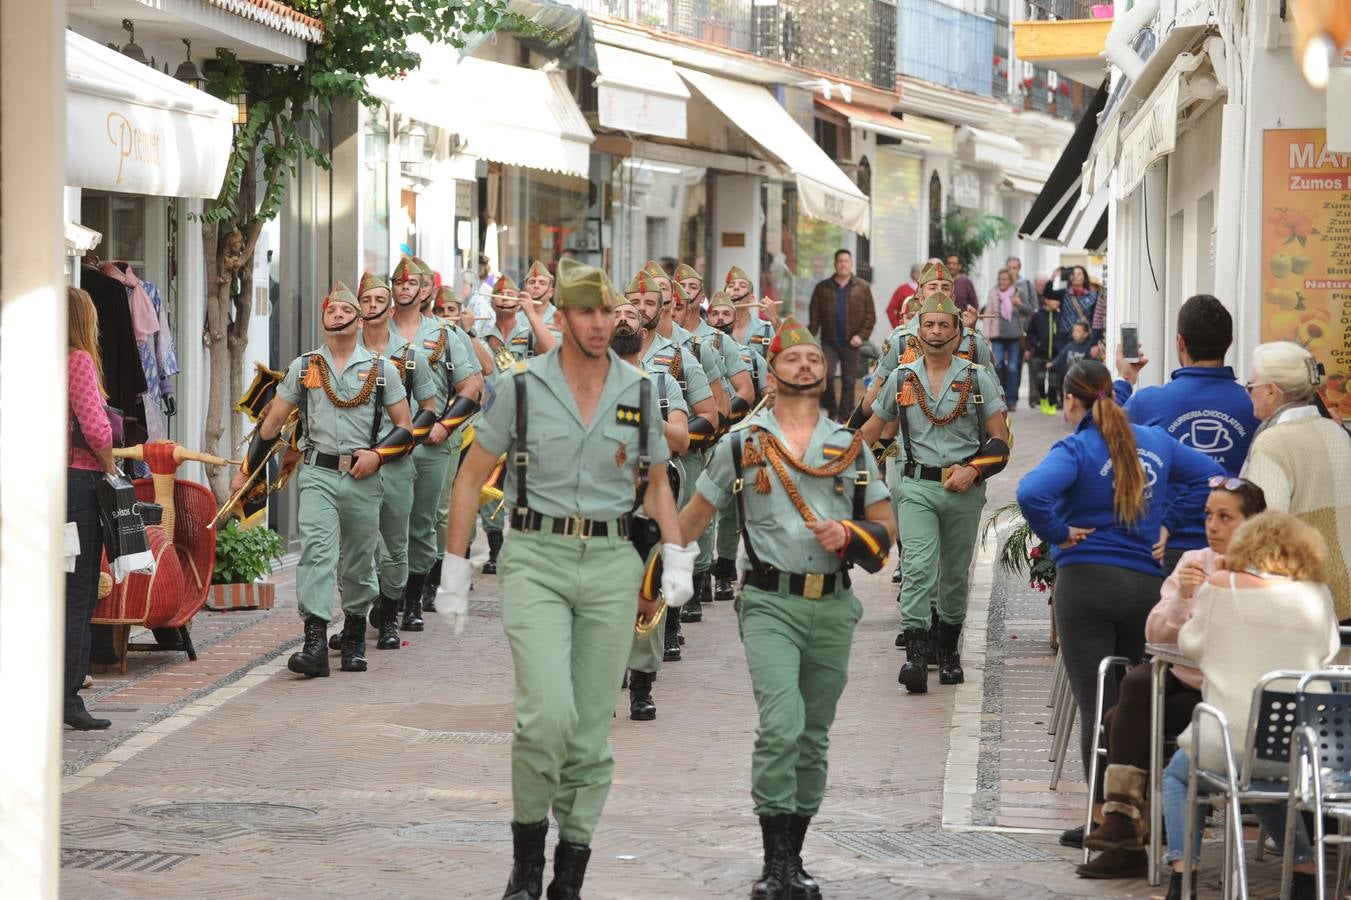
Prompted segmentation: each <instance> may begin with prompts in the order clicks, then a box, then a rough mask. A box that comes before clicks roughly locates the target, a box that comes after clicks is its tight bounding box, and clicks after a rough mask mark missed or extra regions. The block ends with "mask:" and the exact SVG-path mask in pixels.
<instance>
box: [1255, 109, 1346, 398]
mask: <svg viewBox="0 0 1351 900" xmlns="http://www.w3.org/2000/svg"><path fill="white" fill-rule="evenodd" d="M1262 175H1263V189H1262V212H1263V219H1262V340H1263V341H1264V342H1265V341H1295V342H1297V343H1299V344H1300V345H1301V346H1303V347H1305V348H1307V349H1308V350H1309V352H1310V353H1312V354H1313V355H1314V356H1315V357H1316V358H1317V359H1318V361H1319V362H1321V363H1322V364H1323V366H1324V368H1325V369H1326V377H1325V379H1324V381H1323V390H1322V393H1323V399H1324V400H1325V401H1326V402H1327V405H1328V407H1329V408H1330V409H1332V410H1334V411H1335V412H1336V413H1339V414H1340V415H1341V416H1342V417H1343V418H1346V417H1351V391H1348V388H1351V154H1347V153H1333V152H1330V151H1329V150H1328V149H1327V132H1326V131H1324V130H1323V129H1321V128H1320V129H1271V130H1268V131H1267V132H1266V133H1265V135H1264V147H1263V171H1262Z"/></svg>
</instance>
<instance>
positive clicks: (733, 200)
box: [709, 174, 762, 283]
mask: <svg viewBox="0 0 1351 900" xmlns="http://www.w3.org/2000/svg"><path fill="white" fill-rule="evenodd" d="M710 177H711V178H713V179H714V182H713V246H712V248H711V249H710V255H711V256H712V258H713V265H712V266H711V267H710V269H709V271H711V272H715V273H725V272H726V271H727V270H728V269H729V268H731V267H732V266H740V267H741V268H742V269H744V270H745V271H746V274H747V275H749V276H750V277H751V278H753V279H754V278H757V277H758V275H759V272H760V226H761V221H760V219H761V215H762V212H761V209H760V176H758V175H724V174H712V175H710ZM735 235H740V240H741V242H742V243H743V246H741V247H729V246H723V244H724V238H726V237H732V241H731V242H732V243H735V242H736V241H737V238H735V237H733V236H735ZM757 283H758V282H757Z"/></svg>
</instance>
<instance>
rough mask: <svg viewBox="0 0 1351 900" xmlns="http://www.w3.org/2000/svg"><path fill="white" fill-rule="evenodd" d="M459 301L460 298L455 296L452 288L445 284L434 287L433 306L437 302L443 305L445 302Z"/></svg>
mask: <svg viewBox="0 0 1351 900" xmlns="http://www.w3.org/2000/svg"><path fill="white" fill-rule="evenodd" d="M459 302H460V298H459V297H457V296H455V291H454V290H452V289H451V288H449V287H446V286H442V287H439V288H437V289H436V293H435V294H432V305H433V306H435V305H437V304H443V305H444V304H447V303H459Z"/></svg>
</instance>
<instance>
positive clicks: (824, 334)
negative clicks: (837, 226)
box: [808, 250, 877, 420]
mask: <svg viewBox="0 0 1351 900" xmlns="http://www.w3.org/2000/svg"><path fill="white" fill-rule="evenodd" d="M808 319H809V323H808V329H809V330H810V331H811V333H812V334H814V335H816V337H817V339H818V340H819V341H820V342H821V347H822V349H823V350H825V354H826V396H825V405H826V412H827V413H829V415H830V417H831V418H832V419H836V420H839V419H840V418H841V417H842V416H847V415H849V412H850V411H851V410H852V409H853V408H854V385H855V384H856V383H857V382H858V375H859V372H858V348H859V346H860V345H862V343H863V342H864V341H866V340H867V339H868V338H869V336H871V335H872V331H873V325H875V324H876V322H877V313H876V312H875V311H874V309H873V292H872V288H871V287H869V285H868V282H866V281H864V280H863V279H861V278H855V277H854V258H853V256H852V255H851V254H850V252H849V251H848V250H836V251H835V275H834V276H833V277H831V278H827V279H825V280H823V281H821V282H818V283H817V285H816V287H815V288H814V289H813V290H812V299H811V308H810V316H809V317H808ZM836 366H838V367H839V372H840V375H839V377H840V396H839V400H838V401H837V400H836V398H835V385H834V383H833V382H834V379H835V368H836Z"/></svg>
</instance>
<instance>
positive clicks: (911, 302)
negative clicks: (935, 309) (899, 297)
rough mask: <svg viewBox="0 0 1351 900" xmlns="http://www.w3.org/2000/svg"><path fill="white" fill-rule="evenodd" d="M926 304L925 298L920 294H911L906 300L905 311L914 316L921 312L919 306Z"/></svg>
mask: <svg viewBox="0 0 1351 900" xmlns="http://www.w3.org/2000/svg"><path fill="white" fill-rule="evenodd" d="M923 305H924V299H923V298H922V297H920V295H919V294H911V295H910V296H909V297H907V298H906V300H905V311H906V312H908V313H910V314H911V315H912V316H913V315H914V314H915V313H917V312H919V308H920V307H921V306H923Z"/></svg>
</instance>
